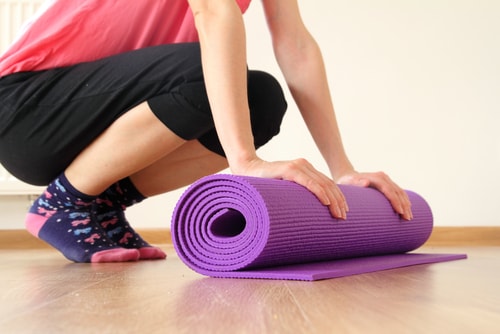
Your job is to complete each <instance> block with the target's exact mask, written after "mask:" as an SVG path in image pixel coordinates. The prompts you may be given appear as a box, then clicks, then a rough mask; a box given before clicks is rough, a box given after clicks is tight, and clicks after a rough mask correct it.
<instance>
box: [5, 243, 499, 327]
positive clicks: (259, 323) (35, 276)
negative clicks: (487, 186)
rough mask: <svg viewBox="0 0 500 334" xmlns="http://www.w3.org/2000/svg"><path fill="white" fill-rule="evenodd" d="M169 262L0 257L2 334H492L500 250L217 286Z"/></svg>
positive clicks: (22, 252) (173, 259) (27, 252)
mask: <svg viewBox="0 0 500 334" xmlns="http://www.w3.org/2000/svg"><path fill="white" fill-rule="evenodd" d="M161 247H162V248H164V249H165V250H166V251H167V253H168V255H169V257H168V259H167V260H166V261H144V262H137V263H117V264H74V263H70V262H68V261H67V260H65V259H64V258H63V257H62V256H61V255H60V254H59V253H57V252H56V251H54V250H52V249H49V248H33V249H17V250H16V249H7V250H6V249H3V250H0V272H1V276H0V285H1V286H2V289H1V290H0V333H72V334H76V333H231V334H233V333H385V334H387V333H398V334H401V333H426V334H428V333H452V334H459V333H474V334H482V333H499V332H500V330H499V329H500V284H499V282H500V281H499V278H500V261H499V258H500V247H471V246H464V247H431V246H426V247H424V248H423V249H422V250H421V251H422V252H442V253H449V252H460V253H463V252H466V253H468V255H469V258H468V259H467V260H460V261H454V262H446V263H438V264H431V265H420V266H412V267H407V268H401V269H396V270H388V271H381V272H376V273H370V274H364V275H357V276H350V277H345V278H338V279H331V280H324V281H317V282H298V281H272V280H238V279H214V278H206V277H203V276H200V275H198V274H196V273H194V272H193V271H191V270H190V269H188V268H187V267H186V266H185V265H184V264H183V263H182V262H181V261H180V259H179V258H178V257H177V256H176V255H175V252H174V250H173V247H172V246H171V245H168V244H165V245H161Z"/></svg>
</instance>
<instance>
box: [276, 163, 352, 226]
mask: <svg viewBox="0 0 500 334" xmlns="http://www.w3.org/2000/svg"><path fill="white" fill-rule="evenodd" d="M287 169H288V170H287V172H286V173H285V175H284V177H283V178H284V179H287V180H290V181H294V182H296V183H298V184H300V185H302V186H304V187H306V188H307V189H308V190H309V191H311V192H312V193H313V194H314V195H316V197H318V199H319V200H320V202H321V203H322V204H323V205H327V206H328V207H329V210H330V213H331V214H332V216H333V217H335V218H338V219H346V218H347V212H348V211H349V207H348V205H347V202H346V199H345V197H344V194H342V191H341V190H340V189H339V188H338V187H337V185H336V184H335V182H333V180H331V179H330V178H329V177H327V176H326V175H324V174H323V173H321V172H319V171H318V170H316V169H315V168H314V167H313V166H312V165H311V164H310V163H309V162H308V161H306V160H305V159H297V160H294V161H292V162H290V164H289V165H288V167H287Z"/></svg>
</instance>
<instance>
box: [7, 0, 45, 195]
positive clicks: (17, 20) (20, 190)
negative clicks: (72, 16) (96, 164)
mask: <svg viewBox="0 0 500 334" xmlns="http://www.w3.org/2000/svg"><path fill="white" fill-rule="evenodd" d="M42 3H43V0H0V53H2V52H4V51H5V50H6V49H7V47H8V46H9V44H10V43H11V42H12V41H13V40H14V38H15V37H16V35H17V33H18V31H19V28H20V27H21V26H22V24H23V23H24V22H25V21H26V20H27V19H29V18H30V17H31V16H33V14H34V13H35V12H36V11H37V10H38V8H39V7H40V6H41V5H42ZM40 191H41V187H34V186H31V185H28V184H25V183H23V182H21V181H19V180H17V179H15V178H14V177H13V176H12V175H10V174H9V173H7V171H6V170H5V169H3V168H2V166H1V165H0V195H23V194H37V193H39V192H40Z"/></svg>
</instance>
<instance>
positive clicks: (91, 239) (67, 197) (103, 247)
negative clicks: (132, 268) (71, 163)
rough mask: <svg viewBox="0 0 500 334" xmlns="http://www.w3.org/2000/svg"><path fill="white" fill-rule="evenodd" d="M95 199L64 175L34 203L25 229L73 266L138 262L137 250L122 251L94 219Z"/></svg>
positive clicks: (123, 249)
mask: <svg viewBox="0 0 500 334" xmlns="http://www.w3.org/2000/svg"><path fill="white" fill-rule="evenodd" d="M94 199H95V196H88V195H85V194H82V193H81V192H79V191H78V190H77V189H75V188H74V187H73V186H72V185H71V184H70V183H69V181H68V179H67V178H66V176H65V175H64V174H61V175H60V176H59V177H58V178H57V179H55V180H54V181H53V182H52V183H51V184H49V186H48V187H47V189H46V190H45V192H44V193H43V194H42V195H41V196H40V197H38V199H37V200H36V201H35V202H34V203H33V205H32V207H31V208H30V210H29V212H28V214H27V216H26V222H25V223H26V228H27V230H28V231H29V232H30V233H31V234H33V235H34V236H35V237H37V238H40V239H42V240H44V241H45V242H47V243H49V244H50V245H51V246H53V247H54V248H56V249H58V250H59V251H60V252H61V253H62V254H63V255H64V256H65V257H66V258H67V259H69V260H71V261H74V262H124V261H137V260H138V259H139V253H138V252H137V250H131V249H125V248H121V247H119V246H118V245H117V244H116V243H115V242H114V241H112V240H110V239H108V238H107V237H106V235H105V234H104V232H103V231H102V229H101V227H100V226H99V224H97V222H95V221H93V220H92V219H91V215H90V208H91V205H92V203H93V202H94Z"/></svg>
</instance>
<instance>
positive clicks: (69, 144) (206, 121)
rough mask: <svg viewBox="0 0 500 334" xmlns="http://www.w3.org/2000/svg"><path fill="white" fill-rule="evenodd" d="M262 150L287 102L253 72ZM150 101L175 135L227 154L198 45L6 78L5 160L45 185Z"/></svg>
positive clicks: (1, 108) (1, 95)
mask: <svg viewBox="0 0 500 334" xmlns="http://www.w3.org/2000/svg"><path fill="white" fill-rule="evenodd" d="M248 97H249V106H250V112H251V115H250V116H251V121H252V130H253V134H254V138H255V146H256V147H260V146H262V145H263V144H265V143H266V142H267V141H269V140H270V139H271V138H272V137H273V136H275V135H276V134H277V133H278V132H279V128H280V125H281V121H282V118H283V116H284V113H285V110H286V107H287V104H286V101H285V98H284V95H283V91H282V89H281V86H280V84H279V83H278V82H277V81H276V79H275V78H274V77H272V76H271V75H270V74H267V73H265V72H260V71H248ZM144 101H147V102H148V104H149V106H150V108H151V109H152V110H153V112H154V114H155V115H156V116H157V117H158V118H159V119H160V120H161V121H162V122H163V123H164V124H165V125H166V126H167V127H168V128H169V129H170V130H172V131H173V132H174V133H176V134H177V135H178V136H180V137H182V138H184V139H186V140H192V139H197V140H199V141H200V142H201V143H202V144H203V145H204V146H205V147H207V148H208V149H209V150H211V151H213V152H216V153H218V154H220V155H224V151H223V150H222V147H221V145H220V142H219V140H218V138H217V134H216V131H215V128H214V123H213V119H212V114H211V111H210V107H209V103H208V98H207V94H206V90H205V85H204V81H203V74H202V68H201V58H200V49H199V44H198V43H184V44H169V45H162V46H156V47H150V48H145V49H140V50H136V51H132V52H128V53H123V54H120V55H116V56H112V57H108V58H104V59H100V60H97V61H93V62H87V63H81V64H77V65H74V66H69V67H62V68H56V69H51V70H46V71H37V72H22V73H16V74H11V75H8V76H5V77H2V78H0V162H1V164H2V165H3V166H4V168H6V169H7V170H8V171H9V172H10V173H11V174H12V175H14V176H16V177H17V178H19V179H20V180H22V181H24V182H27V183H30V184H34V185H45V184H48V183H50V182H51V181H52V180H53V179H54V178H55V177H57V176H58V175H59V174H60V173H61V172H63V171H64V169H66V167H67V166H68V165H69V164H70V163H71V162H72V161H73V159H74V158H75V157H76V156H77V155H78V154H79V153H80V152H81V151H82V150H83V149H84V148H85V147H86V146H87V145H89V144H90V143H91V142H92V141H93V140H94V139H95V138H96V137H97V136H99V134H101V133H102V132H103V131H104V130H105V129H106V128H108V127H109V126H110V125H111V124H112V123H113V122H114V121H115V120H116V119H117V118H119V117H120V116H121V115H122V114H124V113H126V112H127V111H128V110H130V109H131V108H133V107H135V106H137V105H138V104H140V103H142V102H144Z"/></svg>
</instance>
